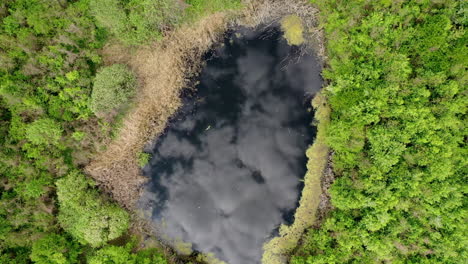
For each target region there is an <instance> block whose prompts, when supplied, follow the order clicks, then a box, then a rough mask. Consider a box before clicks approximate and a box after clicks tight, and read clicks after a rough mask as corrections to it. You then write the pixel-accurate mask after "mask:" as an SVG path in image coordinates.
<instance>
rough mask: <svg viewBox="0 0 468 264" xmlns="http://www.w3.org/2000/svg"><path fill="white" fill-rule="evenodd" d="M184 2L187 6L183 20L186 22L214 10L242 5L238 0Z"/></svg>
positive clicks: (191, 0)
mask: <svg viewBox="0 0 468 264" xmlns="http://www.w3.org/2000/svg"><path fill="white" fill-rule="evenodd" d="M185 2H186V3H187V4H188V5H189V6H188V7H187V8H186V9H185V15H184V18H183V20H184V21H188V22H192V21H194V20H196V19H198V18H200V17H203V16H206V15H208V14H212V13H215V12H219V11H223V10H235V9H239V8H240V7H241V6H242V5H241V1H240V0H211V1H204V0H187V1H185Z"/></svg>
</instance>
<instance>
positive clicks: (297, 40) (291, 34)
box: [281, 15, 304, 45]
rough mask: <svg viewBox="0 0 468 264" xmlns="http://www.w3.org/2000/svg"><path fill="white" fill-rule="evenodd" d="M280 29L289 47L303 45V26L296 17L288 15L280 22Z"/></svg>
mask: <svg viewBox="0 0 468 264" xmlns="http://www.w3.org/2000/svg"><path fill="white" fill-rule="evenodd" d="M281 29H282V30H283V32H284V37H285V38H286V40H287V41H288V44H289V45H301V44H302V43H304V34H303V32H304V26H303V25H302V21H301V19H300V18H299V17H298V16H296V15H289V16H286V17H284V18H283V19H282V20H281Z"/></svg>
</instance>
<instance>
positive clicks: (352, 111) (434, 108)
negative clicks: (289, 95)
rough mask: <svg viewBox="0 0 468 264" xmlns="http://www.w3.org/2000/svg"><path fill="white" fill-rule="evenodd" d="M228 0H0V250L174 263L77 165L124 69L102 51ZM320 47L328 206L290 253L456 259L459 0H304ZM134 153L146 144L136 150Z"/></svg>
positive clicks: (463, 22)
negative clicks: (143, 242)
mask: <svg viewBox="0 0 468 264" xmlns="http://www.w3.org/2000/svg"><path fill="white" fill-rule="evenodd" d="M243 3H244V2H242V1H240V0H210V1H204V0H185V1H182V0H180V1H179V0H56V1H50V0H3V1H1V3H0V20H1V22H0V263H5V264H21V263H40V264H46V263H52V264H65V263H67V264H68V263H70V264H72V263H92V264H101V263H109V264H113V263H115V264H118V263H122V264H123V263H130V264H131V263H135V264H140V263H144V264H150V263H151V264H152V263H160V264H164V263H173V259H174V258H175V257H174V256H173V255H171V254H172V253H168V252H167V251H164V250H162V249H159V248H146V249H141V248H140V247H139V239H138V237H137V236H134V235H133V233H132V232H130V231H129V227H130V226H131V222H132V215H131V212H129V211H127V210H125V209H123V208H122V207H120V206H119V205H118V204H117V203H115V202H114V201H113V200H112V198H111V197H109V196H108V195H107V194H105V193H104V192H102V191H101V190H100V189H99V188H98V187H97V183H96V182H95V181H94V180H92V179H91V178H90V177H88V176H87V175H86V174H85V173H84V172H83V171H82V170H83V167H84V166H85V165H86V164H88V163H89V162H90V160H91V159H92V158H93V155H94V154H95V153H96V152H98V151H101V150H102V149H103V148H105V146H106V144H107V143H108V142H109V141H110V140H112V138H113V137H115V134H116V133H117V131H118V127H119V122H118V121H119V119H120V117H121V116H123V115H125V113H126V112H127V111H128V109H130V108H131V107H132V99H133V98H134V97H135V92H136V89H137V88H136V87H137V86H138V80H137V78H136V76H135V75H134V74H133V72H132V71H131V70H130V69H129V68H128V67H127V66H126V65H123V64H113V65H109V64H106V63H105V62H104V60H103V55H102V50H103V48H104V47H105V45H106V44H108V43H119V44H120V45H123V46H125V47H127V48H128V50H132V49H135V48H137V47H139V46H144V45H147V44H148V43H150V42H154V41H158V40H160V39H162V38H164V37H165V36H166V34H168V32H170V31H171V30H174V29H175V28H177V27H179V26H180V25H183V24H186V23H193V22H194V21H196V20H198V19H200V18H201V17H205V16H209V15H210V14H213V13H215V12H222V11H223V10H235V9H240V8H242V6H243ZM310 4H311V5H314V6H316V7H317V8H318V9H319V10H320V14H319V16H320V17H319V18H320V19H319V20H320V22H319V27H320V28H321V29H322V30H323V32H324V34H325V41H326V42H325V48H326V61H325V67H324V71H323V78H324V79H325V80H326V81H327V83H328V85H327V86H326V87H324V89H323V92H322V94H323V95H324V97H325V98H326V100H327V103H328V104H329V105H330V107H331V116H330V123H329V124H327V126H326V127H324V128H323V129H324V131H322V133H324V135H325V136H324V137H325V143H326V144H327V145H328V146H329V147H330V148H331V151H332V162H333V171H334V174H335V176H336V180H335V182H334V183H333V184H332V186H331V188H330V190H329V192H330V195H331V205H332V210H330V211H329V212H326V214H325V216H324V217H323V219H320V222H319V223H317V224H316V225H314V227H313V228H311V229H309V230H308V231H307V232H306V234H304V236H303V238H302V240H301V242H300V244H299V245H298V246H297V247H296V249H295V250H294V252H292V253H291V259H290V263H293V264H306V263H307V264H311V263H460V262H463V261H466V260H468V254H467V250H466V248H467V247H468V241H467V238H466V234H467V232H468V230H467V225H466V221H467V211H466V199H465V195H466V181H467V180H466V175H467V172H468V171H467V165H468V164H467V159H466V157H468V151H467V148H466V142H467V138H468V137H467V133H466V123H467V120H466V110H467V102H468V98H467V90H466V87H467V76H468V75H467V73H466V66H467V64H468V49H467V46H466V44H467V34H466V30H465V27H466V26H467V25H468V2H466V1H457V0H443V1H429V0H408V1H391V0H379V1H371V0H362V1H344V0H312V1H311V2H310ZM142 159H143V161H142V163H143V164H144V163H145V159H146V160H147V157H143V158H142Z"/></svg>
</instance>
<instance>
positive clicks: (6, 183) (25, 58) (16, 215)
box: [0, 0, 239, 264]
mask: <svg viewBox="0 0 468 264" xmlns="http://www.w3.org/2000/svg"><path fill="white" fill-rule="evenodd" d="M182 3H183V1H178V0H122V1H121V0H57V1H49V0H4V1H1V3H0V146H1V147H0V263H5V264H7V263H12V264H13V263H15V264H19V263H31V262H35V263H57V264H58V263H60V264H63V263H84V262H89V263H166V260H164V258H163V257H162V254H161V252H159V251H158V250H155V249H152V250H144V251H139V252H137V253H136V252H135V250H134V247H136V244H135V243H133V242H132V243H128V244H127V245H126V246H118V245H116V244H115V243H114V245H108V244H107V243H108V242H109V241H111V240H113V239H115V238H117V237H119V236H121V235H126V233H127V228H128V225H129V216H128V213H127V212H126V211H124V210H123V209H121V208H120V207H118V206H117V205H116V204H114V203H113V202H111V201H110V200H109V199H108V198H107V197H105V196H104V195H102V194H100V193H99V192H98V190H97V189H96V188H95V183H94V182H93V181H92V180H91V179H88V178H86V177H85V176H84V175H83V174H82V173H80V172H79V169H80V168H81V167H82V166H84V165H86V164H87V163H88V162H89V159H90V158H91V157H92V154H93V153H94V152H95V151H96V149H97V148H100V142H103V141H105V140H106V139H107V138H109V136H110V135H111V132H112V128H113V126H114V124H113V123H112V120H113V119H112V118H109V117H113V116H115V115H114V114H115V113H112V112H113V110H115V111H114V112H116V111H117V112H118V110H122V109H125V107H123V106H125V104H127V103H128V102H127V101H128V99H129V98H130V97H131V96H132V94H133V93H134V89H135V85H136V82H135V77H134V76H133V74H132V73H131V72H130V71H129V69H127V68H126V67H125V66H122V65H111V66H109V67H105V68H102V69H101V67H102V66H103V63H102V58H101V56H100V50H101V49H102V48H103V47H104V45H105V43H107V42H109V41H113V42H121V43H122V44H123V45H133V47H135V45H138V44H140V45H141V44H146V43H149V42H150V41H152V40H155V39H157V38H159V37H162V36H163V33H164V31H166V30H170V29H171V28H173V27H175V26H176V25H177V24H180V23H184V21H191V20H192V19H196V18H197V17H199V16H203V15H205V14H207V13H210V12H214V11H218V10H221V9H224V8H231V7H237V6H238V4H239V1H231V0H216V1H197V0H191V1H185V3H184V4H182ZM130 48H131V47H129V49H130ZM96 74H97V76H96ZM96 113H97V114H98V116H99V117H98V116H96ZM125 237H127V236H125ZM127 240H128V239H127ZM119 243H120V244H121V243H122V239H120V242H119Z"/></svg>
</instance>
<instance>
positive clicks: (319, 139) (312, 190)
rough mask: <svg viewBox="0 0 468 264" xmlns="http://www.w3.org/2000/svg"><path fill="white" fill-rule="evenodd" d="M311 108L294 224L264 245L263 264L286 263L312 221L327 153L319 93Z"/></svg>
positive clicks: (327, 114) (323, 102)
mask: <svg viewBox="0 0 468 264" xmlns="http://www.w3.org/2000/svg"><path fill="white" fill-rule="evenodd" d="M312 105H313V107H314V109H315V120H316V124H317V136H316V138H315V141H314V143H313V145H312V146H311V147H309V149H308V150H307V152H306V155H307V158H308V162H307V173H306V175H305V176H304V188H303V190H302V193H301V198H300V201H299V207H298V208H297V209H296V212H295V214H294V223H293V224H292V225H291V226H285V225H284V226H281V228H280V234H279V236H278V237H275V238H273V239H272V240H270V241H269V242H267V243H266V244H265V245H264V250H265V252H264V254H263V258H262V263H265V264H281V263H286V262H287V258H288V257H289V255H290V254H291V252H292V251H293V250H294V249H295V248H296V247H297V244H298V242H299V240H300V239H301V237H302V235H303V234H304V232H305V231H306V230H307V229H308V228H310V227H311V226H312V225H314V223H315V222H316V213H317V208H318V206H319V203H320V197H321V185H320V181H321V178H322V175H323V173H324V171H325V168H326V166H327V161H328V159H327V158H328V154H329V149H328V147H327V145H326V144H325V135H326V131H327V128H328V125H329V118H330V108H329V106H328V104H327V102H326V98H325V97H324V96H323V95H321V94H318V95H316V96H315V98H314V100H313V102H312Z"/></svg>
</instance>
